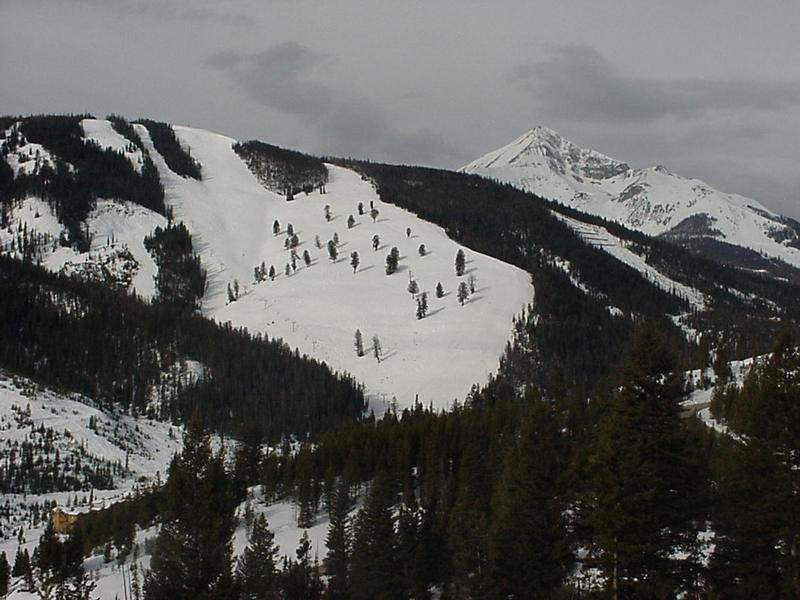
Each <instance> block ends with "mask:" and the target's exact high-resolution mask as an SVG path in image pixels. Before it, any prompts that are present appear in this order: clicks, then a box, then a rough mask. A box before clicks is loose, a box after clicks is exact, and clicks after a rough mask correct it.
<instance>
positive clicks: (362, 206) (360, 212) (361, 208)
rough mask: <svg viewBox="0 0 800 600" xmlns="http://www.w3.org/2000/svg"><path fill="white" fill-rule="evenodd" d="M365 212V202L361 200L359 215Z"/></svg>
mask: <svg viewBox="0 0 800 600" xmlns="http://www.w3.org/2000/svg"><path fill="white" fill-rule="evenodd" d="M363 214H364V203H363V202H359V203H358V215H359V216H361V215H363Z"/></svg>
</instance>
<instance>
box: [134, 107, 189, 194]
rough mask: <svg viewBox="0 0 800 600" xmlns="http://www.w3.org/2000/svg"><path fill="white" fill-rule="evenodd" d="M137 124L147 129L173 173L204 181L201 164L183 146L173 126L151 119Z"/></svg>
mask: <svg viewBox="0 0 800 600" xmlns="http://www.w3.org/2000/svg"><path fill="white" fill-rule="evenodd" d="M137 122H138V123H141V124H142V125H144V126H145V127H147V131H148V133H149V134H150V139H151V140H152V141H153V146H155V149H156V150H157V151H158V153H159V154H160V155H161V156H162V157H163V158H164V162H166V163H167V166H168V167H169V168H170V170H171V171H172V172H173V173H177V174H178V175H180V176H181V177H191V178H192V179H197V180H198V181H199V180H200V179H202V169H201V166H200V163H199V162H197V161H196V160H195V159H194V158H192V154H191V152H190V151H189V149H188V148H184V147H183V146H182V145H181V143H180V141H179V140H178V137H177V136H176V135H175V131H174V130H173V129H172V126H171V125H169V124H168V123H162V122H160V121H152V120H150V119H139V120H138V121H137Z"/></svg>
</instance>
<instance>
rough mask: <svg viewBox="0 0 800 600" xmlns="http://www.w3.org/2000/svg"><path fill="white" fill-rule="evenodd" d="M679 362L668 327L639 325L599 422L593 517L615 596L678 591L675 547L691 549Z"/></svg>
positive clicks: (598, 552) (599, 553) (598, 555)
mask: <svg viewBox="0 0 800 600" xmlns="http://www.w3.org/2000/svg"><path fill="white" fill-rule="evenodd" d="M676 367H677V365H676V360H675V356H674V354H673V352H672V350H671V348H670V347H669V344H668V342H667V341H666V339H665V337H664V336H663V334H662V333H661V332H660V331H658V330H657V329H656V328H655V326H654V325H652V324H644V325H641V326H640V327H639V328H638V329H637V331H636V332H635V335H634V338H633V342H632V344H631V347H630V349H629V352H628V356H627V358H626V360H625V363H624V364H623V366H622V368H621V372H620V385H619V386H618V387H617V388H616V391H615V392H614V394H613V396H612V398H611V401H610V402H608V405H607V407H606V413H605V415H604V416H603V418H602V420H601V422H600V425H599V431H598V436H597V440H596V444H595V449H594V453H593V457H592V473H593V498H592V499H591V502H590V509H589V514H588V522H589V524H590V527H592V530H593V541H594V544H595V552H594V557H595V559H596V561H597V564H598V566H599V567H600V569H601V570H602V572H603V574H604V575H605V577H606V578H607V579H606V581H607V588H608V591H609V592H610V593H611V594H612V596H614V597H615V598H621V597H629V596H631V595H633V596H642V595H644V596H649V597H666V596H673V595H675V594H676V593H677V592H678V588H679V586H680V577H679V575H678V568H679V565H678V561H677V559H676V558H675V553H676V552H678V551H684V550H687V549H688V543H687V540H689V539H691V538H692V537H693V532H692V531H691V530H690V522H689V515H687V508H686V506H687V505H686V502H687V498H689V497H690V496H691V490H690V489H687V485H688V484H689V483H690V482H691V481H692V477H691V469H690V465H689V461H688V448H687V446H686V439H687V438H686V433H685V431H684V430H683V425H682V422H681V418H680V402H681V400H682V399H683V396H684V386H683V380H682V376H681V375H680V374H679V373H678V372H677V369H676ZM645 482H646V483H645ZM694 533H696V532H694ZM696 558H697V557H693V556H691V555H689V556H687V557H686V558H684V559H683V560H684V561H690V560H696Z"/></svg>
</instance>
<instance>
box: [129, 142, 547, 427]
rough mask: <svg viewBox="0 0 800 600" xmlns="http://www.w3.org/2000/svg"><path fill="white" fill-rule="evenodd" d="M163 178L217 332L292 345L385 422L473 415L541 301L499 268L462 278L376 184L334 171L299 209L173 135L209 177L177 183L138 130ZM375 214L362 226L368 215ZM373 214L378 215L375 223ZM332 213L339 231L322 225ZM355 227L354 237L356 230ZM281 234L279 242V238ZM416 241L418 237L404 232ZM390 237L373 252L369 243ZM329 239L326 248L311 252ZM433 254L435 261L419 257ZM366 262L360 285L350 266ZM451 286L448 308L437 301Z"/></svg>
mask: <svg viewBox="0 0 800 600" xmlns="http://www.w3.org/2000/svg"><path fill="white" fill-rule="evenodd" d="M136 127H137V133H139V135H140V136H141V137H142V139H143V141H144V142H145V145H146V147H147V148H148V151H149V152H150V155H151V157H152V158H153V160H154V162H155V164H156V166H157V167H158V169H159V172H160V175H161V180H162V182H163V184H164V187H165V190H166V199H167V204H168V205H170V206H172V208H173V209H174V214H175V218H176V220H180V221H184V222H185V223H186V225H187V226H188V227H189V229H190V231H191V233H192V238H193V240H194V244H195V248H196V250H198V251H199V253H200V257H201V260H202V263H203V265H204V267H205V268H206V269H207V271H208V279H209V281H208V290H207V293H206V295H205V297H204V298H203V312H204V313H205V314H206V315H208V316H211V317H213V318H214V319H216V320H218V321H220V322H226V321H230V322H231V323H232V324H233V325H237V326H244V327H247V328H248V330H250V331H251V332H253V333H255V332H263V333H265V334H267V335H268V336H269V337H271V338H282V339H283V340H285V341H286V342H287V343H288V344H289V346H291V347H293V348H295V347H296V348H299V350H300V352H301V353H305V354H307V355H309V356H312V357H315V358H317V359H320V360H323V361H325V362H326V363H327V364H328V365H329V366H331V367H332V368H333V369H335V370H338V371H346V372H349V373H351V374H352V375H354V376H355V377H356V379H357V380H358V381H359V382H362V383H364V385H365V388H366V393H367V396H368V398H369V400H370V402H371V404H372V406H373V408H374V409H375V411H376V413H382V412H383V410H384V408H385V406H386V405H387V403H389V402H391V401H392V399H393V398H396V400H397V404H398V406H399V407H401V408H402V407H405V406H409V405H411V404H413V402H414V400H415V398H417V397H418V398H419V401H420V402H422V403H423V404H425V405H428V404H429V403H432V404H433V405H434V406H435V407H438V408H446V407H448V406H450V405H451V404H452V402H453V401H454V400H458V401H463V400H464V397H465V395H466V394H467V393H468V391H469V389H470V386H471V385H472V384H473V383H484V382H485V381H486V380H487V378H488V376H489V374H490V373H492V372H494V371H495V370H496V369H497V366H498V360H499V358H500V355H501V354H502V352H503V348H504V346H505V343H506V340H507V339H508V338H509V336H510V333H511V323H512V318H513V317H514V316H515V315H517V314H519V313H520V311H521V310H522V309H523V307H524V306H525V305H527V304H528V303H530V302H531V301H532V300H533V287H532V285H531V282H530V276H529V275H528V274H527V273H525V272H524V271H522V270H520V269H517V268H515V267H512V266H509V265H507V264H505V263H502V262H501V261H498V260H495V259H493V258H491V257H488V256H485V255H482V254H479V253H477V252H472V251H470V249H469V248H464V251H465V253H466V259H467V264H466V273H465V275H464V276H463V277H460V278H459V277H457V276H456V274H455V268H454V261H455V255H456V252H457V251H458V249H459V248H461V246H459V244H457V243H455V242H454V241H452V240H450V239H449V238H448V237H447V236H446V235H445V233H444V231H443V230H442V229H441V228H440V227H437V226H435V225H432V224H430V223H427V222H425V221H422V220H420V219H418V218H417V217H416V216H415V215H413V214H412V213H410V212H407V211H405V210H402V209H400V208H397V207H395V206H393V205H390V204H385V203H383V202H381V201H380V199H379V198H378V196H377V194H376V193H375V191H374V189H373V187H372V185H371V184H370V183H369V182H366V181H363V180H362V178H361V177H360V176H359V175H358V174H357V173H355V172H353V171H350V170H348V169H344V168H340V167H337V166H334V165H328V170H329V174H330V181H329V183H328V185H327V193H326V194H320V193H318V192H314V193H312V194H310V195H303V194H301V195H299V196H297V197H296V199H295V200H294V201H291V202H287V201H286V199H285V198H284V197H283V196H280V195H277V194H274V193H272V192H270V191H268V190H266V189H264V188H263V187H262V186H261V185H260V184H259V183H258V181H257V180H256V178H255V177H254V176H253V174H252V173H251V172H250V171H249V170H248V168H247V166H246V165H245V164H244V162H243V161H242V160H241V159H240V158H239V157H238V156H237V155H236V154H235V153H234V152H233V150H232V148H231V146H232V144H233V143H234V141H235V140H233V139H231V138H228V137H224V136H221V135H217V134H213V133H210V132H206V131H201V130H197V129H190V128H185V127H175V131H176V133H177V135H178V137H179V139H180V141H181V143H182V144H183V145H185V146H186V147H188V148H189V149H190V150H191V153H192V156H193V157H194V158H196V159H197V160H198V161H199V162H200V164H201V165H202V169H203V180H202V181H195V180H193V179H186V178H183V177H180V176H178V175H176V174H175V173H173V172H172V171H170V170H169V168H168V167H167V166H166V163H165V162H164V160H163V159H162V158H161V157H160V156H159V155H158V153H157V152H156V150H155V148H154V147H153V145H152V142H151V140H150V137H149V135H148V134H147V130H146V129H145V128H144V127H141V126H136ZM359 202H361V203H363V204H364V207H365V214H364V215H363V216H359V214H358V204H359ZM370 203H373V204H374V206H375V207H376V208H377V209H378V210H379V212H380V214H379V216H378V218H377V220H376V222H374V223H373V221H372V219H371V218H370V216H369V209H370ZM325 205H330V207H331V209H330V212H331V216H332V219H331V221H330V222H328V221H326V220H325V217H324V207H325ZM350 215H353V216H354V218H355V219H356V225H355V226H354V227H353V228H352V229H349V228H348V226H347V220H348V217H349V216H350ZM276 219H277V220H278V221H279V223H280V233H279V234H278V235H277V236H276V235H273V232H272V225H273V222H274V221H275V220H276ZM289 224H292V226H293V227H294V231H295V233H296V234H297V235H298V236H299V238H300V245H299V246H298V247H297V253H298V255H299V256H300V257H302V255H303V252H304V251H306V250H307V251H308V252H309V254H310V255H311V259H312V262H311V265H310V266H309V267H306V266H305V264H304V263H303V260H302V258H301V259H300V260H298V261H297V271H296V272H293V274H291V275H290V276H288V277H287V276H286V275H285V267H286V265H287V264H288V263H289V262H290V254H289V251H288V250H286V249H285V248H284V242H285V240H286V237H287V234H286V229H287V227H288V225H289ZM407 228H410V229H411V236H410V237H408V236H407V235H406V229H407ZM334 233H337V234H338V236H339V246H338V253H339V257H338V259H337V260H336V262H332V261H331V260H330V259H329V258H328V251H327V242H328V240H330V239H332V238H333V235H334ZM376 234H377V235H378V236H379V237H380V246H379V249H378V250H377V251H373V249H372V237H373V236H374V235H376ZM315 236H319V238H320V242H321V245H322V248H318V247H317V246H316V244H315ZM420 244H424V245H425V248H426V250H427V253H426V255H425V256H420V254H419V253H418V247H419V246H420ZM393 246H396V247H397V248H398V249H399V251H400V263H399V264H400V268H399V270H398V272H397V273H395V274H394V275H391V276H387V275H386V274H385V272H384V268H385V259H386V255H387V254H388V253H389V251H390V249H391V248H392V247H393ZM353 251H356V252H358V254H359V258H360V265H359V267H358V270H357V271H356V273H353V269H352V268H351V266H350V254H351V252H353ZM262 262H264V263H265V265H266V268H267V270H269V267H270V266H271V265H274V266H275V270H276V272H277V273H278V275H277V277H276V278H275V280H274V281H269V280H267V281H265V282H262V283H258V284H255V283H254V275H253V269H254V267H256V266H258V265H260V264H261V263H262ZM470 275H471V276H473V277H474V278H475V279H476V281H477V286H476V287H477V289H476V293H475V294H473V295H471V297H470V299H469V301H468V302H467V303H466V304H465V305H464V306H461V305H460V304H459V302H458V300H457V297H456V288H457V287H458V284H459V282H460V281H467V280H468V278H469V276H470ZM412 277H413V278H414V279H415V280H416V281H417V283H418V285H419V289H420V292H427V294H428V304H429V312H428V316H427V317H426V318H424V319H422V320H418V319H417V318H416V316H415V311H416V302H415V300H414V299H413V297H412V295H411V294H410V293H409V292H408V291H407V288H408V284H409V279H410V278H412ZM234 280H237V281H238V283H239V286H240V294H241V296H240V298H239V299H238V300H237V301H235V302H233V303H230V304H228V302H227V286H228V284H231V285H233V283H234ZM438 282H441V283H442V285H443V286H444V289H445V291H446V295H445V296H444V297H443V298H441V299H438V298H436V295H435V293H434V291H435V287H436V284H437V283H438ZM356 329H359V330H360V331H361V332H362V334H363V337H364V346H365V351H366V355H365V356H363V357H357V356H356V353H355V350H354V345H353V343H354V334H355V331H356ZM374 335H377V336H378V338H379V340H380V345H381V348H382V360H381V362H380V363H379V362H378V361H377V360H376V359H375V358H374V357H373V355H372V337H373V336H374Z"/></svg>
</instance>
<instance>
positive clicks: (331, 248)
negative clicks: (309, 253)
mask: <svg viewBox="0 0 800 600" xmlns="http://www.w3.org/2000/svg"><path fill="white" fill-rule="evenodd" d="M338 256H339V251H338V250H337V249H336V242H334V241H333V240H328V257H329V258H330V259H331V260H332V261H333V262H336V258H337V257H338Z"/></svg>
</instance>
